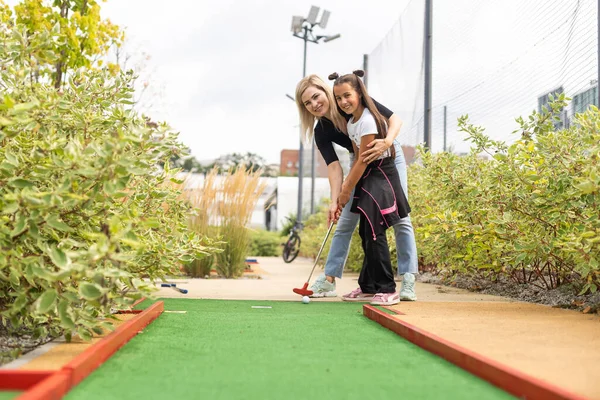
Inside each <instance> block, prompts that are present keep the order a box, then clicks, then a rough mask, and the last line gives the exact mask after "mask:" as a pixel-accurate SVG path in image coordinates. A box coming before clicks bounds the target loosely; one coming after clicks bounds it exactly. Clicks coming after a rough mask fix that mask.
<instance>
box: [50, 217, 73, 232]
mask: <svg viewBox="0 0 600 400" xmlns="http://www.w3.org/2000/svg"><path fill="white" fill-rule="evenodd" d="M46 223H47V224H48V226H51V227H52V228H54V229H58V230H59V231H63V232H73V228H71V227H70V226H69V225H67V224H65V223H64V222H63V221H61V220H60V219H59V218H58V217H57V216H56V215H49V216H48V217H46Z"/></svg>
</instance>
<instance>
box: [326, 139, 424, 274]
mask: <svg viewBox="0 0 600 400" xmlns="http://www.w3.org/2000/svg"><path fill="white" fill-rule="evenodd" d="M394 146H395V149H396V159H395V163H396V168H397V169H398V174H399V175H400V184H401V185H402V190H404V194H405V195H406V197H407V198H408V182H407V174H406V161H405V160H404V153H403V152H402V147H401V146H400V145H399V144H397V143H394ZM353 197H354V192H352V195H351V196H350V201H349V202H348V204H346V206H345V207H344V209H343V210H342V214H341V215H340V219H339V220H338V222H337V227H336V229H335V233H334V234H333V238H332V240H331V249H330V250H329V254H328V255H327V261H326V262H325V275H327V276H335V277H336V278H341V277H342V272H343V270H344V265H345V264H346V259H347V258H348V252H349V250H350V241H351V240H352V233H353V232H354V229H355V228H356V225H357V224H358V220H359V215H358V214H355V213H352V212H350V207H351V206H352V198H353ZM394 232H395V234H396V253H397V256H398V274H399V275H401V274H404V273H406V272H410V273H413V274H416V273H418V272H419V265H418V260H417V244H416V242H415V233H414V230H413V226H412V222H411V221H410V215H409V216H408V217H406V218H403V219H402V220H401V222H400V223H399V224H397V225H394Z"/></svg>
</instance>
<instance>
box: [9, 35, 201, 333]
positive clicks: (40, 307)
mask: <svg viewBox="0 0 600 400" xmlns="http://www.w3.org/2000/svg"><path fill="white" fill-rule="evenodd" d="M25 37H27V40H25V39H24V38H25ZM55 39H56V37H55V32H54V31H52V32H50V31H43V32H37V33H34V34H27V32H26V31H25V29H24V28H22V27H20V26H18V25H17V26H16V27H11V26H9V25H3V26H2V27H1V28H0V42H2V46H0V65H2V68H1V69H0V83H1V84H2V87H3V90H4V96H3V98H2V99H1V100H0V209H1V210H2V211H1V214H0V248H1V251H0V315H1V318H2V324H3V325H5V326H10V327H11V328H14V329H18V328H24V329H28V330H32V331H33V332H34V334H35V335H36V336H40V335H41V336H45V335H47V334H52V335H59V334H63V333H64V334H65V335H66V336H67V338H69V337H70V336H71V334H72V333H75V332H76V333H78V334H79V335H80V336H81V337H82V338H84V339H89V338H90V337H91V335H92V332H100V329H101V327H103V326H106V322H101V317H107V316H110V313H111V309H113V308H119V307H123V306H127V305H130V304H131V303H132V302H133V301H134V300H135V299H137V298H140V297H141V296H150V295H151V294H152V292H153V290H155V286H154V284H153V283H152V281H153V280H160V279H163V278H164V277H165V276H166V275H167V274H172V273H177V270H178V269H179V268H180V265H181V264H182V263H184V262H188V261H191V260H192V259H193V258H194V257H196V258H198V257H201V256H203V255H206V254H208V253H210V252H212V250H213V249H211V248H210V247H207V246H211V243H212V242H211V241H210V240H207V239H204V238H201V237H199V236H197V235H196V234H194V233H192V232H190V231H189V230H188V229H187V219H188V214H189V212H190V209H189V207H188V206H186V204H185V203H184V202H182V201H180V200H178V196H179V194H180V193H179V192H178V191H177V190H175V189H174V188H173V186H172V184H173V182H177V180H176V179H175V177H174V173H175V172H176V171H171V170H169V168H168V162H167V160H169V158H170V157H172V156H174V155H176V154H181V152H182V151H183V147H182V145H181V144H180V143H179V142H178V140H177V135H176V134H174V133H173V132H172V131H170V130H169V128H168V127H167V126H166V125H158V124H149V123H148V121H147V120H146V119H144V118H142V117H141V116H139V115H137V114H136V113H135V112H133V111H132V109H131V105H132V104H133V103H132V94H133V90H132V86H133V85H132V74H121V75H118V76H113V75H111V74H109V73H108V72H107V71H104V70H99V71H94V72H86V71H73V72H72V74H71V75H70V77H69V79H68V80H67V81H66V82H65V85H64V87H63V88H62V91H57V90H56V89H55V88H54V86H53V85H52V84H51V83H50V81H48V80H47V79H44V78H43V77H38V76H36V74H37V72H39V71H38V70H37V69H36V68H37V64H36V61H35V60H36V57H38V56H40V55H43V56H44V57H47V58H51V57H52V54H51V53H49V52H44V49H45V48H51V45H52V43H53V41H54V40H55ZM160 165H164V166H165V167H164V168H161V167H160ZM144 278H146V279H144ZM9 322H10V323H9Z"/></svg>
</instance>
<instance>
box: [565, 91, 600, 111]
mask: <svg viewBox="0 0 600 400" xmlns="http://www.w3.org/2000/svg"><path fill="white" fill-rule="evenodd" d="M591 105H595V106H596V107H598V106H599V105H598V85H597V84H596V86H593V87H591V88H589V89H586V90H583V91H581V92H579V93H577V94H575V95H574V96H573V101H572V102H571V107H572V109H573V115H575V114H580V113H584V112H586V111H587V109H588V108H589V106H591Z"/></svg>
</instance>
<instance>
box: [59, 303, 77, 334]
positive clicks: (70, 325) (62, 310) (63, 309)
mask: <svg viewBox="0 0 600 400" xmlns="http://www.w3.org/2000/svg"><path fill="white" fill-rule="evenodd" d="M68 307H69V302H68V301H66V300H65V299H62V300H61V301H60V302H59V303H58V316H59V317H60V322H61V323H62V325H63V327H65V328H66V329H75V323H74V322H73V319H71V316H70V315H69V312H68Z"/></svg>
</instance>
